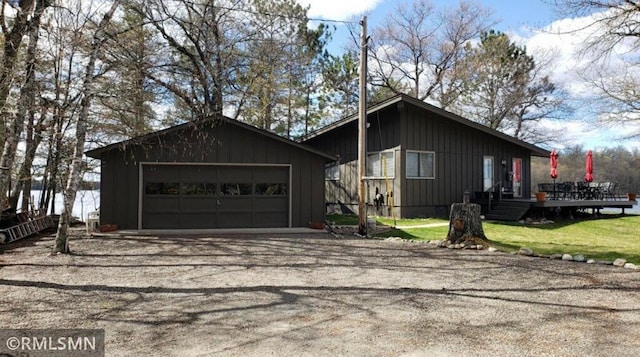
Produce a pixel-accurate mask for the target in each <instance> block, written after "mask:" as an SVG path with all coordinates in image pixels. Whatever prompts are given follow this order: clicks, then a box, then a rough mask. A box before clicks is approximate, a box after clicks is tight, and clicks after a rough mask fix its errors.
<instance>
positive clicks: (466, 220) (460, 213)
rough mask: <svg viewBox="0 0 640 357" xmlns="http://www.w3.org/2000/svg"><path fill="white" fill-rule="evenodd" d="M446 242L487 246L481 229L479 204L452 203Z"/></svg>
mask: <svg viewBox="0 0 640 357" xmlns="http://www.w3.org/2000/svg"><path fill="white" fill-rule="evenodd" d="M447 240H448V241H449V242H451V244H463V245H467V244H468V245H471V244H473V245H484V246H487V245H488V242H487V237H486V236H485V235H484V230H483V229H482V220H481V219H480V205H479V204H476V203H454V204H452V205H451V210H450V211H449V234H448V235H447Z"/></svg>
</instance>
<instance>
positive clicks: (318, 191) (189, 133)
mask: <svg viewBox="0 0 640 357" xmlns="http://www.w3.org/2000/svg"><path fill="white" fill-rule="evenodd" d="M191 126H192V127H191ZM100 156H101V157H100V159H101V160H102V163H101V168H102V170H101V185H102V187H101V191H100V200H101V207H100V219H101V222H102V223H109V224H117V225H118V227H119V228H121V229H137V228H138V218H139V217H138V211H139V204H140V203H139V192H141V190H142V189H143V188H142V187H140V169H139V167H140V163H141V162H145V163H153V162H158V163H165V162H166V163H181V164H190V163H192V164H218V165H219V164H233V165H236V164H246V165H251V164H261V165H268V164H278V165H285V164H289V165H291V178H290V180H291V187H289V190H290V195H291V202H292V203H291V212H290V214H291V225H292V226H293V227H306V226H308V224H309V223H310V222H323V221H324V219H325V204H324V199H325V192H324V172H323V171H324V165H325V162H327V161H329V159H327V157H326V156H322V155H319V154H316V153H314V152H312V151H308V150H304V149H302V148H300V147H297V146H294V145H291V144H288V143H286V142H284V141H281V140H277V139H274V138H272V137H270V136H267V135H264V134H261V133H259V132H257V130H255V129H254V130H250V129H245V128H243V127H241V126H238V125H235V124H229V123H227V122H220V123H217V124H215V125H213V126H210V125H203V126H202V127H201V126H195V125H191V124H187V125H185V126H184V128H181V129H180V130H176V131H174V132H170V133H164V134H162V133H160V134H158V135H155V136H150V137H147V138H146V139H145V141H144V143H134V142H132V143H130V144H128V145H126V146H125V147H124V149H123V148H121V147H118V146H115V147H114V148H112V149H110V150H106V151H104V152H102V153H100Z"/></svg>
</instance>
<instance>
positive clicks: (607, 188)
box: [600, 182, 618, 201]
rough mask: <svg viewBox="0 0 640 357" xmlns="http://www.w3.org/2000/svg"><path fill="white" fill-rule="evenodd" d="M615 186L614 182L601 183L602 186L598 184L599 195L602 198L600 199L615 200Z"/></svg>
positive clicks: (616, 197)
mask: <svg viewBox="0 0 640 357" xmlns="http://www.w3.org/2000/svg"><path fill="white" fill-rule="evenodd" d="M617 186H618V184H617V183H615V182H603V183H602V184H600V194H601V196H602V199H605V200H607V199H611V200H614V201H615V200H617V199H618V196H617V193H616V189H617Z"/></svg>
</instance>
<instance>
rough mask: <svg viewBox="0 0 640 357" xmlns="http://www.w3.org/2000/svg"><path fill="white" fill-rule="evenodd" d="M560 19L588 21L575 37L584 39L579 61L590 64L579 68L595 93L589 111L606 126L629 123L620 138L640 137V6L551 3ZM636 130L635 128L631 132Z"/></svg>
mask: <svg viewBox="0 0 640 357" xmlns="http://www.w3.org/2000/svg"><path fill="white" fill-rule="evenodd" d="M548 2H549V3H551V4H553V5H555V6H556V8H557V9H558V11H559V13H560V14H561V15H565V16H566V15H571V16H581V17H584V18H586V19H588V20H589V22H588V23H587V25H585V26H584V27H583V28H579V29H573V30H572V31H573V32H576V33H578V32H579V33H582V34H586V38H585V40H584V42H583V43H582V48H580V54H579V56H581V57H582V58H591V59H592V60H591V61H589V63H588V64H587V65H586V66H585V68H582V69H579V70H580V72H581V76H582V77H583V78H584V79H585V80H586V81H587V82H588V83H589V84H590V85H591V86H592V88H594V89H597V93H596V95H595V98H589V99H590V102H591V103H590V104H591V105H590V107H592V108H593V109H594V110H595V111H596V114H598V115H599V116H600V120H601V121H602V122H603V123H605V124H610V125H620V124H631V125H627V126H626V127H628V128H632V129H631V130H628V131H626V132H625V133H624V134H623V135H620V137H621V138H622V139H631V138H636V137H638V136H640V91H639V90H638V85H640V60H639V59H638V53H639V51H640V1H635V0H549V1H548ZM633 128H635V129H633Z"/></svg>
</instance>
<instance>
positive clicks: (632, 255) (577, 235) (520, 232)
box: [328, 215, 640, 264]
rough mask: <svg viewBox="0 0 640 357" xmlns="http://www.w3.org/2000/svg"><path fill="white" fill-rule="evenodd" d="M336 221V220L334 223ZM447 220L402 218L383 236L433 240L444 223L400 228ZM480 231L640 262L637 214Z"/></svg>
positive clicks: (543, 247) (548, 248) (342, 220)
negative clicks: (437, 225) (438, 225)
mask: <svg viewBox="0 0 640 357" xmlns="http://www.w3.org/2000/svg"><path fill="white" fill-rule="evenodd" d="M328 220H330V221H335V222H336V223H337V224H341V225H347V224H358V218H357V217H356V216H337V215H331V216H329V217H328ZM376 221H377V223H378V224H387V225H391V224H392V220H390V219H386V218H377V219H376ZM338 222H339V223H338ZM438 222H445V223H446V222H448V221H447V220H442V219H433V218H429V219H402V220H398V221H397V224H396V228H395V229H392V230H391V231H389V232H386V233H384V234H383V236H396V237H402V238H406V239H418V240H436V239H444V238H445V237H446V236H447V231H448V227H447V226H444V227H430V228H403V226H415V225H421V224H432V223H438ZM482 226H483V227H484V232H485V234H486V236H487V238H489V240H490V241H491V245H493V246H494V247H496V248H498V249H500V250H502V251H506V252H512V251H517V250H518V249H520V247H529V248H531V249H533V251H534V252H535V253H537V254H547V255H550V254H553V253H569V254H578V253H580V254H583V255H584V256H585V257H587V259H591V258H592V259H596V260H614V259H616V258H625V259H627V261H629V262H632V263H635V264H640V215H627V216H619V215H604V216H602V217H601V218H598V219H583V220H566V221H561V222H557V223H554V224H545V225H521V224H518V223H506V222H505V223H498V222H483V224H482Z"/></svg>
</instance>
